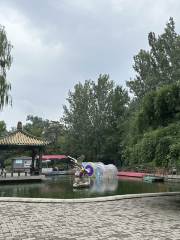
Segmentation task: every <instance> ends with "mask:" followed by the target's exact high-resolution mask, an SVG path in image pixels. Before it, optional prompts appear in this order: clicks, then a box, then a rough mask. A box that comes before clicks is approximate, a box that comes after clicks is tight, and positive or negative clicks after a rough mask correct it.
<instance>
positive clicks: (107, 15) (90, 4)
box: [0, 0, 180, 127]
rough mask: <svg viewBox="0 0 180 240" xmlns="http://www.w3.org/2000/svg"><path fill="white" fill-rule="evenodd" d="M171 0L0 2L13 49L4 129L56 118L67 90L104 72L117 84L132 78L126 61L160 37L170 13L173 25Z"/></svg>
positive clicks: (179, 22) (179, 5)
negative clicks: (19, 122)
mask: <svg viewBox="0 0 180 240" xmlns="http://www.w3.org/2000/svg"><path fill="white" fill-rule="evenodd" d="M179 9H180V2H179V1H178V0H166V1H164V0H156V1H154V0H146V1H144V0H138V1H134V0H98V1H97V0H85V1H84V0H76V1H72V0H61V1H59V0H53V1H52V0H38V1H37V0H31V1H24V0H2V1H1V2H0V11H1V15H0V23H1V24H2V25H4V26H5V27H6V31H7V34H8V39H9V40H10V41H11V42H12V44H13V45H14V48H13V57H14V62H13V64H12V67H11V70H10V72H9V74H8V79H9V80H10V81H11V83H12V92H11V94H12V97H13V108H11V107H8V108H5V109H4V110H3V112H1V113H0V118H1V119H4V120H5V121H6V122H7V124H8V126H9V127H10V126H14V125H16V121H17V120H23V121H25V119H26V116H27V115H28V114H34V115H38V116H40V117H44V118H49V119H58V118H60V117H61V114H62V105H63V104H64V103H65V99H66V97H67V94H68V90H69V89H71V90H72V89H73V86H74V85H75V84H76V83H77V82H79V81H84V80H85V79H90V78H91V79H93V80H95V79H97V77H98V74H100V73H109V74H110V76H111V78H112V79H113V80H115V81H116V83H117V84H122V85H123V86H125V81H126V80H128V79H129V78H130V77H133V75H134V72H133V69H132V64H133V56H134V55H135V54H137V53H138V51H139V50H140V49H141V48H142V49H146V48H148V41H147V35H148V33H149V32H150V31H155V32H156V33H158V34H161V33H162V31H163V28H164V26H165V23H166V22H167V21H168V19H169V17H170V16H173V17H174V18H175V21H176V29H177V32H180V31H179V28H180V15H179Z"/></svg>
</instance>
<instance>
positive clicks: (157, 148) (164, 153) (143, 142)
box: [125, 122, 180, 167]
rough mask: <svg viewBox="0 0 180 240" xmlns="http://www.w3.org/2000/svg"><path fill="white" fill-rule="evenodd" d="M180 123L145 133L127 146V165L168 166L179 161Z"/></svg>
mask: <svg viewBox="0 0 180 240" xmlns="http://www.w3.org/2000/svg"><path fill="white" fill-rule="evenodd" d="M179 143H180V123H179V122H177V123H172V124H169V125H168V126H167V127H161V128H157V129H156V130H153V131H149V132H146V133H145V134H144V135H143V137H142V138H141V139H139V140H138V141H137V142H136V143H135V144H133V145H129V146H127V148H126V150H125V154H126V159H128V163H129V164H138V165H139V164H147V163H151V162H153V163H154V164H153V165H154V166H166V167H167V166H169V165H172V164H176V163H177V162H178V161H179V160H180V151H179V150H180V145H179Z"/></svg>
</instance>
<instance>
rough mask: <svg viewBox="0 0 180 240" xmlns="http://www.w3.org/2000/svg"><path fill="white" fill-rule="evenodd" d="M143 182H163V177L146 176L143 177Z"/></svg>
mask: <svg viewBox="0 0 180 240" xmlns="http://www.w3.org/2000/svg"><path fill="white" fill-rule="evenodd" d="M143 180H144V181H145V182H164V177H161V176H151V175H147V176H144V177H143Z"/></svg>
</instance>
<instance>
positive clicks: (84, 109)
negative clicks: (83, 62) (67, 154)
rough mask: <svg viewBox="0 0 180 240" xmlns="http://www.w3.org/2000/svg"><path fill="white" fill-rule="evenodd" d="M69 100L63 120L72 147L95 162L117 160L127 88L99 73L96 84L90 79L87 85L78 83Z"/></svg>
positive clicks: (77, 152) (125, 107) (126, 100)
mask: <svg viewBox="0 0 180 240" xmlns="http://www.w3.org/2000/svg"><path fill="white" fill-rule="evenodd" d="M67 100H68V103H69V106H68V107H67V106H64V118H63V120H64V123H65V125H66V128H67V131H66V133H67V136H68V137H67V138H68V140H69V149H71V151H72V150H73V151H74V152H73V153H75V154H77V155H81V154H83V155H85V156H86V158H87V159H90V160H93V161H99V160H101V161H109V162H110V161H111V162H112V161H116V160H118V153H120V152H119V149H120V146H121V144H120V140H121V138H120V137H119V135H118V134H120V130H119V129H120V125H121V124H122V123H121V120H122V119H124V116H125V111H126V109H127V103H128V101H129V98H128V94H127V91H125V90H123V89H122V88H121V87H119V86H117V87H115V85H114V82H113V81H112V80H110V78H109V75H106V74H105V75H100V76H99V78H98V79H97V83H96V82H94V81H90V80H89V81H85V84H84V85H83V84H81V83H79V84H77V85H76V86H75V88H74V92H69V97H68V99H67ZM121 126H122V125H121ZM121 130H122V129H121Z"/></svg>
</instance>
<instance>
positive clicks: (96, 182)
mask: <svg viewBox="0 0 180 240" xmlns="http://www.w3.org/2000/svg"><path fill="white" fill-rule="evenodd" d="M117 187H118V179H117V178H112V179H99V178H96V179H93V180H92V186H91V188H90V191H91V192H96V193H104V192H113V191H116V189H117Z"/></svg>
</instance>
